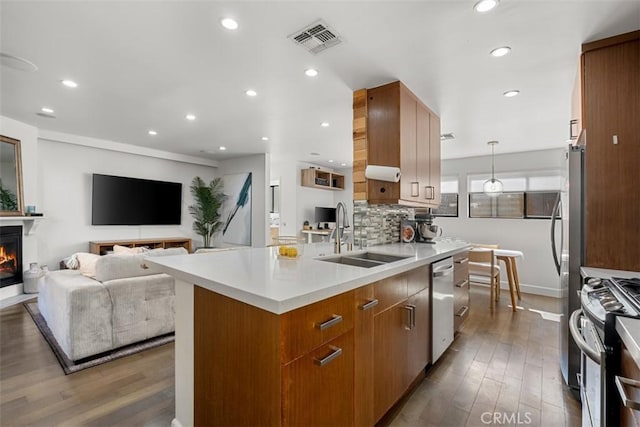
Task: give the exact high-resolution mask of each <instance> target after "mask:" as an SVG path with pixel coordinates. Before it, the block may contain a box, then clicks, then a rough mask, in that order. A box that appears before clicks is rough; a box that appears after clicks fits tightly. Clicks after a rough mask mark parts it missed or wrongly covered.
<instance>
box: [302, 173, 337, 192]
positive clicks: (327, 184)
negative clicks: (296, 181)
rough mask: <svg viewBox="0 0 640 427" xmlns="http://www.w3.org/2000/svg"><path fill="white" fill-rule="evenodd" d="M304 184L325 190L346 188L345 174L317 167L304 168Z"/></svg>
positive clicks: (304, 185)
mask: <svg viewBox="0 0 640 427" xmlns="http://www.w3.org/2000/svg"><path fill="white" fill-rule="evenodd" d="M301 182H302V186H303V187H311V188H322V189H325V190H344V175H342V174H339V173H335V172H329V171H324V170H320V169H315V168H309V169H303V170H302V181H301Z"/></svg>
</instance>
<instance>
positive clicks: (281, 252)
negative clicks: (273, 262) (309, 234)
mask: <svg viewBox="0 0 640 427" xmlns="http://www.w3.org/2000/svg"><path fill="white" fill-rule="evenodd" d="M273 240H274V250H275V251H276V256H277V257H278V258H280V259H296V258H299V257H301V256H302V254H303V253H304V239H303V238H301V237H295V236H279V237H275V238H274V239H273Z"/></svg>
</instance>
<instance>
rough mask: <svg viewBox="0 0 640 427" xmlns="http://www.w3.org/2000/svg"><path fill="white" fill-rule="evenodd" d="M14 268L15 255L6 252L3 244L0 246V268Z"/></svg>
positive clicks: (15, 266)
mask: <svg viewBox="0 0 640 427" xmlns="http://www.w3.org/2000/svg"><path fill="white" fill-rule="evenodd" d="M16 268H17V265H16V255H15V254H13V253H10V252H7V251H6V250H5V248H4V246H0V269H2V270H15V269H16Z"/></svg>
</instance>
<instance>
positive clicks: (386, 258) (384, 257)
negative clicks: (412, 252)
mask: <svg viewBox="0 0 640 427" xmlns="http://www.w3.org/2000/svg"><path fill="white" fill-rule="evenodd" d="M348 256H350V257H352V258H358V259H366V260H368V261H377V262H382V263H384V264H387V263H389V262H395V261H400V260H403V259H407V258H409V257H406V256H398V255H388V254H377V253H374V252H365V253H362V254H353V255H348Z"/></svg>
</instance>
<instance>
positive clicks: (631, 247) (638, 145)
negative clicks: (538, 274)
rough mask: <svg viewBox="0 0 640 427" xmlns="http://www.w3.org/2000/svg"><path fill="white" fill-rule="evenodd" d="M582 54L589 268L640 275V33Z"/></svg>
mask: <svg viewBox="0 0 640 427" xmlns="http://www.w3.org/2000/svg"><path fill="white" fill-rule="evenodd" d="M582 52H583V54H582V72H581V77H582V127H583V128H584V130H585V133H586V145H587V149H586V191H585V192H586V198H585V265H587V266H589V267H600V268H609V269H615V270H627V271H640V245H638V241H639V240H640V221H639V220H638V218H640V197H638V188H640V174H639V173H638V165H639V164H640V120H638V118H639V117H640V31H634V32H632V33H627V34H622V35H619V36H616V37H611V38H608V39H604V40H599V41H596V42H591V43H586V44H584V45H582Z"/></svg>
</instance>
